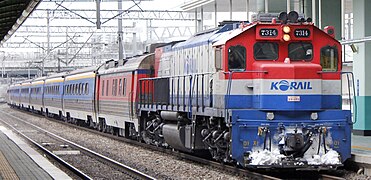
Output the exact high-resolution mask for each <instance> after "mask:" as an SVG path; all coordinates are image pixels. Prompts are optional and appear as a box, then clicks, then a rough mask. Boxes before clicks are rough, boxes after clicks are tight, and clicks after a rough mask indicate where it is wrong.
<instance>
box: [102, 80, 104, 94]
mask: <svg viewBox="0 0 371 180" xmlns="http://www.w3.org/2000/svg"><path fill="white" fill-rule="evenodd" d="M102 96H104V80H103V81H102Z"/></svg>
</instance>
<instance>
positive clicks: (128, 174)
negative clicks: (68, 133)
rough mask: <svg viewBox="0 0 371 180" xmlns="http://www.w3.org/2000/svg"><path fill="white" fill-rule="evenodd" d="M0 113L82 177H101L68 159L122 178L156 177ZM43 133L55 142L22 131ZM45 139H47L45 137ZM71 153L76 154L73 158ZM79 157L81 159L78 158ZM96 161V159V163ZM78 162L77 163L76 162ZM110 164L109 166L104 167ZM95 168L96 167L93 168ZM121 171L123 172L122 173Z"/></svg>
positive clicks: (28, 137)
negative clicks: (14, 122) (22, 127)
mask: <svg viewBox="0 0 371 180" xmlns="http://www.w3.org/2000/svg"><path fill="white" fill-rule="evenodd" d="M0 113H2V114H4V115H6V116H5V117H4V116H2V117H1V118H0V121H2V122H3V123H4V124H6V125H7V126H8V127H10V128H12V129H13V131H15V132H16V133H18V134H19V135H21V136H22V137H24V138H25V139H26V140H27V141H29V142H30V143H31V144H33V145H35V146H36V147H37V148H39V149H40V150H42V151H43V152H44V153H45V154H47V155H48V156H49V157H52V158H53V159H55V160H56V161H58V162H59V163H60V164H61V165H63V166H64V167H66V168H67V169H69V170H70V171H71V172H73V173H74V174H75V175H76V176H78V177H80V178H82V179H97V178H100V177H99V176H98V177H97V176H95V175H94V173H93V175H89V174H91V172H90V171H89V170H87V169H84V168H82V169H80V168H77V167H75V165H74V164H73V163H69V162H68V161H71V159H74V160H73V161H74V162H80V163H79V164H80V165H81V164H91V165H93V164H94V165H98V166H99V168H101V169H107V168H112V169H113V170H115V171H117V172H116V174H117V173H118V174H117V176H120V178H125V179H155V178H154V177H152V176H150V175H147V174H145V173H143V172H141V171H139V170H137V169H134V168H131V167H129V166H127V165H125V164H122V163H120V162H118V161H115V160H113V159H111V158H108V157H106V156H104V155H101V154H99V153H97V152H94V151H92V150H90V149H88V148H86V147H83V146H81V145H79V144H76V143H74V142H72V141H69V140H67V139H65V138H63V137H61V136H58V135H56V134H54V133H51V132H49V131H47V130H45V129H42V128H40V127H37V126H35V125H33V124H31V123H29V122H27V121H24V120H23V119H22V118H20V117H17V116H14V115H11V114H9V113H6V112H4V111H1V110H0ZM10 118H13V119H16V120H17V122H22V123H24V124H26V125H28V126H29V127H31V128H33V130H30V129H28V130H25V129H19V127H20V125H19V124H17V126H13V125H12V124H11V123H9V122H8V121H9V119H10ZM35 129H36V131H37V132H36V134H42V135H43V136H49V137H50V139H49V140H48V141H53V140H51V139H54V140H55V141H53V142H37V140H34V139H33V138H32V137H30V136H29V135H26V133H23V132H22V131H27V132H33V134H35V131H34V130H35ZM43 139H46V138H45V137H43ZM71 155H72V156H74V157H73V158H71ZM76 158H77V159H79V160H76ZM86 159H88V160H87V162H84V160H86ZM94 161H96V162H95V163H94ZM75 164H76V163H75ZM104 166H108V167H104ZM92 169H94V168H92ZM120 172H121V173H122V174H120Z"/></svg>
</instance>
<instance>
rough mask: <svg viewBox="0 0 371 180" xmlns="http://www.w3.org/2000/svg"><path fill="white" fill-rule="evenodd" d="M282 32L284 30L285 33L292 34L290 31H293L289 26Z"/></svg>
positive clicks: (284, 27)
mask: <svg viewBox="0 0 371 180" xmlns="http://www.w3.org/2000/svg"><path fill="white" fill-rule="evenodd" d="M282 30H283V32H284V33H290V31H291V29H290V27H289V26H283V28H282Z"/></svg>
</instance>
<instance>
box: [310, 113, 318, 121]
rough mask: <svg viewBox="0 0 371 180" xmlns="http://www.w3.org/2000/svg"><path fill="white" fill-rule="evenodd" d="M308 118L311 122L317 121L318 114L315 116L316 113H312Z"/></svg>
mask: <svg viewBox="0 0 371 180" xmlns="http://www.w3.org/2000/svg"><path fill="white" fill-rule="evenodd" d="M310 118H311V119H312V120H317V119H318V114H317V113H316V112H314V113H312V114H311V115H310Z"/></svg>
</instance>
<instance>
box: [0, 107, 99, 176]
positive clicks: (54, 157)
mask: <svg viewBox="0 0 371 180" xmlns="http://www.w3.org/2000/svg"><path fill="white" fill-rule="evenodd" d="M2 113H5V112H3V111H2ZM5 114H7V113H5ZM8 115H9V114H8ZM13 117H15V116H13ZM16 118H17V117H16ZM1 121H2V122H3V123H4V124H6V125H7V126H8V127H11V128H12V129H13V130H14V131H15V132H16V133H18V134H19V135H21V136H22V137H24V138H25V139H26V140H27V141H29V142H30V143H32V144H33V145H35V146H37V148H39V149H41V150H42V151H43V152H44V153H46V154H47V155H48V156H50V157H52V158H53V159H54V160H56V161H57V162H59V163H60V164H61V165H63V166H64V167H66V168H67V169H68V170H70V171H72V172H73V173H75V174H76V175H77V176H78V177H80V178H82V179H92V178H91V177H89V176H88V175H86V174H85V173H83V172H81V171H80V170H79V169H77V168H76V167H74V166H72V165H71V164H69V163H67V162H66V161H64V160H63V159H62V158H60V157H58V156H57V155H55V154H54V153H52V152H51V151H49V150H48V149H46V148H45V147H43V146H42V145H41V144H39V143H37V142H36V141H34V140H32V139H31V138H29V137H28V136H26V135H25V134H23V133H22V132H21V131H18V130H17V129H16V128H15V127H14V126H12V125H11V124H9V123H8V122H6V121H4V120H1Z"/></svg>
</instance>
